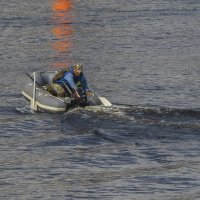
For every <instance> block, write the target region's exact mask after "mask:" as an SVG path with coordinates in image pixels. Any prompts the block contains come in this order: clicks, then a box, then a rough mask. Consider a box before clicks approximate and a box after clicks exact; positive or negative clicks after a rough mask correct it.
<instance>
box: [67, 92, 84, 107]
mask: <svg viewBox="0 0 200 200" xmlns="http://www.w3.org/2000/svg"><path fill="white" fill-rule="evenodd" d="M77 92H78V94H79V96H80V98H74V99H73V100H72V101H71V106H72V107H78V106H80V107H85V106H86V105H87V95H86V92H85V91H84V90H83V89H82V88H78V90H77Z"/></svg>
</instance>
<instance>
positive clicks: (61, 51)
mask: <svg viewBox="0 0 200 200" xmlns="http://www.w3.org/2000/svg"><path fill="white" fill-rule="evenodd" d="M72 7H73V4H72V0H53V2H52V11H53V21H54V23H55V27H54V28H53V29H52V33H53V35H54V36H55V38H56V40H55V42H54V43H53V44H52V48H53V49H54V50H55V51H56V52H57V54H58V55H57V58H58V60H59V61H56V62H55V63H53V67H59V68H60V67H66V66H68V65H69V64H70V61H69V59H67V57H68V56H67V54H68V53H69V52H70V50H71V48H72V47H73V44H72V40H71V36H72V35H73V33H74V29H73V27H72V26H71V23H72V16H71V13H70V12H71V10H72Z"/></svg>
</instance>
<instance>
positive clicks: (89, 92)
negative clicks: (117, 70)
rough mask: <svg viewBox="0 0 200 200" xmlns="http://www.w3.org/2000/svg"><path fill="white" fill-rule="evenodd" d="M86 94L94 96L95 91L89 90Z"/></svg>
mask: <svg viewBox="0 0 200 200" xmlns="http://www.w3.org/2000/svg"><path fill="white" fill-rule="evenodd" d="M86 94H87V96H92V95H93V94H94V93H93V92H92V91H87V92H86Z"/></svg>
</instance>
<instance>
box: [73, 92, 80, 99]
mask: <svg viewBox="0 0 200 200" xmlns="http://www.w3.org/2000/svg"><path fill="white" fill-rule="evenodd" d="M74 94H75V99H80V98H81V97H80V95H79V93H78V92H77V91H75V93H74Z"/></svg>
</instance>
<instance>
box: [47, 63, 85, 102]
mask: <svg viewBox="0 0 200 200" xmlns="http://www.w3.org/2000/svg"><path fill="white" fill-rule="evenodd" d="M47 90H48V91H49V92H50V93H51V94H53V95H55V96H58V97H66V96H69V97H75V98H76V99H79V98H81V94H80V91H81V92H82V93H84V94H86V92H88V93H89V88H88V84H87V80H86V78H85V76H84V74H83V66H82V65H79V64H76V65H74V66H72V67H70V68H66V69H63V70H60V71H59V72H58V73H57V74H56V75H55V76H54V77H53V79H52V83H51V84H50V85H49V86H48V87H47Z"/></svg>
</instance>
